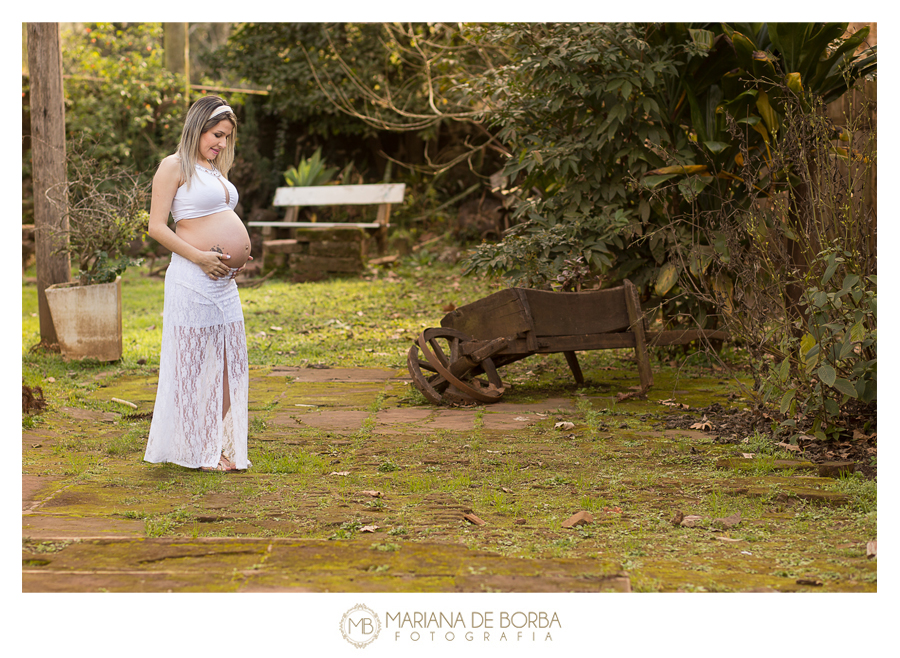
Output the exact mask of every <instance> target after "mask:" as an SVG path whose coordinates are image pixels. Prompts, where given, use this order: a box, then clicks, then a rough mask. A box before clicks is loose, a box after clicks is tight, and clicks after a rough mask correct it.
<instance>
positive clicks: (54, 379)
mask: <svg viewBox="0 0 900 658" xmlns="http://www.w3.org/2000/svg"><path fill="white" fill-rule="evenodd" d="M47 381H48V382H50V383H51V384H52V383H53V382H55V381H56V378H54V377H47Z"/></svg>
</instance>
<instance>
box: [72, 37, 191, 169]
mask: <svg viewBox="0 0 900 658" xmlns="http://www.w3.org/2000/svg"><path fill="white" fill-rule="evenodd" d="M79 26H80V27H79V28H78V30H77V31H75V30H72V31H66V32H64V33H63V34H62V42H63V72H64V73H65V74H67V75H68V76H71V77H69V78H67V79H66V80H65V94H66V132H67V134H68V135H69V138H70V139H76V138H77V139H84V140H86V141H88V142H95V143H96V144H97V148H96V150H95V153H94V157H95V158H96V159H97V160H98V161H99V162H101V163H104V164H108V165H118V166H122V167H126V168H128V169H131V170H133V171H136V172H140V173H141V175H142V177H143V178H144V179H145V180H148V181H149V180H150V178H152V176H153V173H154V172H155V171H156V167H157V165H158V164H159V162H160V161H161V160H162V159H163V158H164V157H165V156H167V155H169V154H170V153H173V152H174V151H175V147H176V146H177V144H178V139H179V136H180V134H181V125H182V117H183V113H184V111H185V109H186V100H185V98H184V83H183V81H181V80H179V79H178V77H177V76H176V75H175V74H173V73H171V72H169V71H167V70H166V69H165V67H164V57H163V48H162V39H163V29H162V24H161V23H82V24H79Z"/></svg>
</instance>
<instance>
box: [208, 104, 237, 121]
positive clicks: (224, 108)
mask: <svg viewBox="0 0 900 658" xmlns="http://www.w3.org/2000/svg"><path fill="white" fill-rule="evenodd" d="M222 112H231V113H232V114H234V110H232V109H231V107H230V106H228V105H220V106H219V107H217V108H216V109H214V110H213V112H212V114H210V115H209V118H210V119H212V118H213V117H214V116H216V115H217V114H222Z"/></svg>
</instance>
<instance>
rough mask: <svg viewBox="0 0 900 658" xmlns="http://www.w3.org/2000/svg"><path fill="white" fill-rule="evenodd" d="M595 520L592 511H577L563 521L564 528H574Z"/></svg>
mask: <svg viewBox="0 0 900 658" xmlns="http://www.w3.org/2000/svg"><path fill="white" fill-rule="evenodd" d="M593 522H594V515H593V514H591V513H590V512H585V511H581V512H576V513H575V514H573V515H572V516H570V517H569V518H568V519H566V520H565V521H563V524H562V527H563V528H574V527H576V526H580V525H590V524H591V523H593Z"/></svg>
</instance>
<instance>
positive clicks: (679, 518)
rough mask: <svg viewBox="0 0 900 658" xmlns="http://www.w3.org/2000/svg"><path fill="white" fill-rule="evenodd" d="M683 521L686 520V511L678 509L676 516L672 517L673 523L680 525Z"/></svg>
mask: <svg viewBox="0 0 900 658" xmlns="http://www.w3.org/2000/svg"><path fill="white" fill-rule="evenodd" d="M682 521H684V512H682V511H681V510H678V511H677V512H675V516H673V517H672V525H674V526H680V525H681V522H682Z"/></svg>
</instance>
